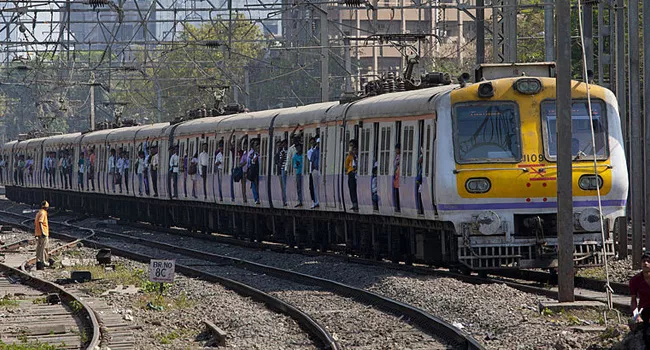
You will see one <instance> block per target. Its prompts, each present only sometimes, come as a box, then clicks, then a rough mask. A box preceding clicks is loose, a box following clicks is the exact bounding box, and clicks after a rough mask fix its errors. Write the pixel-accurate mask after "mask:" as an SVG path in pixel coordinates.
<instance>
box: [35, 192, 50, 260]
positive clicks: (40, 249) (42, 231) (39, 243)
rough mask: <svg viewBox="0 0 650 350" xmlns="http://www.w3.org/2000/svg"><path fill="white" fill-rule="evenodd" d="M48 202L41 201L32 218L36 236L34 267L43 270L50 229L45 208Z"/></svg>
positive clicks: (47, 206) (48, 205)
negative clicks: (39, 207) (34, 216)
mask: <svg viewBox="0 0 650 350" xmlns="http://www.w3.org/2000/svg"><path fill="white" fill-rule="evenodd" d="M49 207H50V204H49V203H48V202H47V201H43V202H41V210H39V211H38V213H37V214H36V218H35V219H34V236H36V269H37V270H43V268H44V267H45V258H46V256H47V255H48V253H47V246H48V241H49V237H50V229H49V225H48V222H47V209H48V208H49Z"/></svg>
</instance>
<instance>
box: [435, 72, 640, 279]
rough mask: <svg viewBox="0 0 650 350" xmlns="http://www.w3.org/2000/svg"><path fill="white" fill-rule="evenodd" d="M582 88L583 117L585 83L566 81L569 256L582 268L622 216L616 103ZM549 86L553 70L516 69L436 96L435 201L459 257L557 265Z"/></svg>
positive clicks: (495, 263) (488, 264) (607, 246)
mask: <svg viewBox="0 0 650 350" xmlns="http://www.w3.org/2000/svg"><path fill="white" fill-rule="evenodd" d="M589 87H590V96H591V118H590V116H589V108H588V103H587V97H588V96H587V86H586V85H585V84H584V83H581V82H577V81H572V82H571V92H572V99H573V103H572V106H573V107H572V111H571V115H572V129H573V138H572V154H573V157H574V161H573V205H574V236H573V240H574V246H575V253H574V261H575V263H576V265H584V266H587V265H598V264H602V262H603V258H604V256H605V254H613V239H612V237H613V229H614V221H615V220H616V219H617V218H619V217H624V216H625V205H626V200H627V193H628V172H627V165H626V161H625V152H624V147H623V137H622V133H621V121H620V118H619V114H618V107H617V106H618V103H617V101H616V98H615V96H614V94H613V93H612V92H611V91H609V90H607V89H605V88H603V87H600V86H596V85H590V86H589ZM555 93H556V80H555V79H554V78H541V77H540V78H537V77H516V78H503V79H495V80H491V81H483V82H480V83H476V84H472V85H468V86H465V87H462V88H458V89H454V90H453V91H451V92H450V93H449V95H448V96H447V98H443V99H441V100H440V102H439V105H438V108H437V110H438V130H437V132H438V142H437V147H436V181H435V189H434V192H435V198H436V199H437V200H436V209H437V213H438V216H439V218H440V219H441V220H442V221H450V222H452V223H453V224H454V227H455V230H456V234H457V247H456V249H457V258H458V262H460V263H461V264H463V265H465V266H467V267H469V268H471V269H475V270H480V269H493V268H525V267H554V266H557V260H556V259H557V161H556V160H557V158H556V156H557V142H556V125H557V124H556V116H557V113H556V108H555V102H556V101H555V97H556V95H555ZM592 126H593V132H594V138H595V143H594V142H592ZM449 135H453V136H452V137H449ZM447 142H449V143H447ZM594 146H595V147H594ZM594 156H595V158H596V166H595V167H594ZM597 187H599V189H600V194H601V208H602V212H600V210H599V203H598V196H597V191H596V189H597ZM601 217H602V219H603V224H604V237H605V239H604V241H603V239H602V235H601V220H600V219H601Z"/></svg>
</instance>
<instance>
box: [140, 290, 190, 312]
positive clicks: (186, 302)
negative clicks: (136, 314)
mask: <svg viewBox="0 0 650 350" xmlns="http://www.w3.org/2000/svg"><path fill="white" fill-rule="evenodd" d="M149 303H151V304H152V306H153V307H154V308H156V309H158V308H160V307H162V310H160V311H165V310H182V309H188V308H192V307H194V306H195V305H196V302H195V301H193V300H190V299H189V298H188V297H187V294H185V292H181V294H179V295H178V296H174V297H172V296H165V295H160V294H158V293H146V294H144V295H141V296H140V298H139V299H138V302H137V303H136V305H137V306H138V307H139V308H142V309H147V308H148V307H147V305H148V304H149Z"/></svg>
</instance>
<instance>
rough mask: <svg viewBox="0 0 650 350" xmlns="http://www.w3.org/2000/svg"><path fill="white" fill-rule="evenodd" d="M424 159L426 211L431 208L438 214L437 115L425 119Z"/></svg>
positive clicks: (424, 199) (423, 187) (423, 188)
mask: <svg viewBox="0 0 650 350" xmlns="http://www.w3.org/2000/svg"><path fill="white" fill-rule="evenodd" d="M423 139H424V151H423V152H424V159H423V162H422V166H423V173H422V179H423V180H422V189H421V190H422V203H423V205H424V213H425V215H427V213H428V212H429V211H430V210H431V211H432V213H433V214H434V215H436V214H437V212H436V206H435V192H434V189H435V175H436V173H435V163H436V162H435V149H434V145H435V140H436V119H435V116H433V117H429V118H427V119H425V120H424V132H423Z"/></svg>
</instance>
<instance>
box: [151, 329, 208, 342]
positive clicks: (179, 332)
mask: <svg viewBox="0 0 650 350" xmlns="http://www.w3.org/2000/svg"><path fill="white" fill-rule="evenodd" d="M197 334H198V332H197V331H196V330H192V329H189V328H180V329H174V330H173V331H171V332H168V333H159V334H158V335H157V336H156V338H158V341H159V342H160V344H165V345H169V344H172V343H173V342H174V340H177V339H181V338H192V337H195V336H196V335H197Z"/></svg>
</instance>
